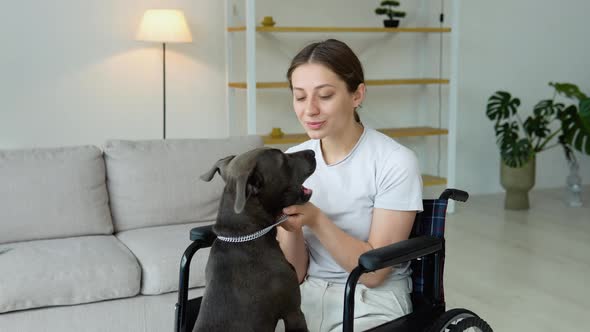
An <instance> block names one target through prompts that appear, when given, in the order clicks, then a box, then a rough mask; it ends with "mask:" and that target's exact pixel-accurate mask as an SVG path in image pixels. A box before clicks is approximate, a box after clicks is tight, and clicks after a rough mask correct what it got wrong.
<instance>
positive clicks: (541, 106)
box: [533, 99, 564, 117]
mask: <svg viewBox="0 0 590 332" xmlns="http://www.w3.org/2000/svg"><path fill="white" fill-rule="evenodd" d="M563 107H564V106H563V104H562V103H553V100H551V99H545V100H541V101H540V102H538V103H537V105H535V107H534V108H533V114H535V115H536V116H547V117H550V116H553V115H555V114H557V113H558V112H559V111H561V110H563Z"/></svg>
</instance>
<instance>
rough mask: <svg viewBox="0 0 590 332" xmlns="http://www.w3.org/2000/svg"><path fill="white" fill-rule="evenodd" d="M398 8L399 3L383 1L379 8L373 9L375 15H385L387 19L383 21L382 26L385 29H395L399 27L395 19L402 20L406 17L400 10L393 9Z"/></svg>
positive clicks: (388, 0)
mask: <svg viewBox="0 0 590 332" xmlns="http://www.w3.org/2000/svg"><path fill="white" fill-rule="evenodd" d="M398 6H399V1H393V0H383V1H381V4H380V7H378V8H376V9H375V14H377V15H386V16H387V17H388V18H389V19H388V20H383V25H384V26H385V27H386V28H397V27H398V26H399V20H398V19H396V18H402V17H405V16H406V13H405V12H403V11H400V10H395V9H394V8H395V7H398Z"/></svg>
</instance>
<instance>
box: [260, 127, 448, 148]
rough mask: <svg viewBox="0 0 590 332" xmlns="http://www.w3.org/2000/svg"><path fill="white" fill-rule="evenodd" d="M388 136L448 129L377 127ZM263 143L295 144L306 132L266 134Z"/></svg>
mask: <svg viewBox="0 0 590 332" xmlns="http://www.w3.org/2000/svg"><path fill="white" fill-rule="evenodd" d="M377 130H378V131H380V132H382V133H384V134H385V135H387V136H389V137H415V136H435V135H447V134H448V133H449V131H448V130H447V129H442V128H433V127H405V128H386V129H377ZM262 139H263V141H264V144H266V145H270V144H297V143H302V142H305V141H307V140H308V139H309V137H308V136H307V134H285V135H283V136H282V137H272V136H270V135H266V136H263V137H262Z"/></svg>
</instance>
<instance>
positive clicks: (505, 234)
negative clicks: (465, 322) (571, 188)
mask: <svg viewBox="0 0 590 332" xmlns="http://www.w3.org/2000/svg"><path fill="white" fill-rule="evenodd" d="M563 195H564V192H563V190H561V189H551V190H534V191H532V192H531V194H530V201H531V209H530V210H528V211H507V210H504V208H503V199H504V195H503V194H495V195H482V196H473V197H470V199H469V201H468V202H466V203H457V205H456V212H455V213H454V214H450V215H448V217H447V218H448V219H447V220H448V222H447V226H446V232H447V242H446V243H447V245H446V246H447V256H446V257H447V258H446V266H445V296H446V299H447V306H448V308H447V309H450V308H457V307H463V308H467V309H470V310H472V311H474V312H475V313H477V314H479V315H480V316H481V317H482V318H484V319H485V320H486V321H488V323H489V324H490V325H491V326H492V328H493V329H494V331H535V332H542V331H547V332H556V331H559V332H561V331H590V285H589V283H590V186H586V187H584V195H583V201H584V207H581V208H570V207H567V206H566V205H565V204H564V203H563V200H562V197H563Z"/></svg>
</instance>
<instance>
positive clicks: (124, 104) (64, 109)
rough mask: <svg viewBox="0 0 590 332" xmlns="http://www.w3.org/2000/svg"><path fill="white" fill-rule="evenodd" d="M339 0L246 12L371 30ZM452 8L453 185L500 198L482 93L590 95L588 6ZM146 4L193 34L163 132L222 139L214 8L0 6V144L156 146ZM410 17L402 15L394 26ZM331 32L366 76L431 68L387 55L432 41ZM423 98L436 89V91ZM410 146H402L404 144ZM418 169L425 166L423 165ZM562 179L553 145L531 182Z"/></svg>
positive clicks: (156, 95) (174, 3) (175, 63)
mask: <svg viewBox="0 0 590 332" xmlns="http://www.w3.org/2000/svg"><path fill="white" fill-rule="evenodd" d="M345 1H346V6H344V5H343V1H342V0H338V1H336V0H325V1H321V2H318V1H312V0H300V1H296V2H293V1H285V0H280V1H270V0H259V1H258V3H259V6H258V12H257V15H258V16H260V17H262V16H263V15H273V16H275V19H276V20H277V21H278V22H280V23H281V24H284V25H364V26H371V25H379V24H380V20H381V18H378V17H376V16H375V15H373V14H372V11H373V8H374V7H375V6H376V4H377V3H378V1H377V0H375V1H373V2H364V1H357V0H345ZM238 2H241V1H239V0H238ZM437 3H438V4H437ZM446 3H447V5H448V4H449V1H448V0H447V1H446ZM460 3H461V7H460V25H461V29H460V36H459V37H460V59H459V64H460V67H459V119H458V140H459V142H458V149H457V150H458V155H457V157H458V159H457V187H461V188H465V189H467V190H469V191H470V192H471V193H485V192H495V191H500V190H501V188H500V187H499V184H498V183H499V180H498V162H499V158H498V150H497V148H496V146H495V143H494V142H495V137H494V134H493V130H492V127H491V123H490V122H489V120H487V118H485V104H486V101H487V98H488V97H489V95H490V94H492V93H493V92H494V91H496V90H497V89H506V90H509V91H511V92H513V93H514V94H515V95H517V96H519V97H520V98H521V100H522V102H523V107H524V108H525V109H530V108H531V107H532V105H533V104H534V103H535V102H536V101H538V100H539V99H541V98H545V97H547V96H549V95H550V93H551V90H550V89H549V87H548V86H547V85H546V84H547V82H549V81H571V82H573V83H576V84H578V85H579V86H580V87H582V89H583V90H584V91H585V92H586V93H590V75H589V74H590V70H588V69H587V68H590V57H589V56H587V55H588V53H589V52H588V51H589V50H590V45H589V44H588V43H587V40H588V39H587V31H588V28H587V23H586V20H584V16H585V15H586V13H588V12H589V10H590V3H589V2H587V1H585V0H566V1H563V2H560V5H559V8H558V7H556V6H555V3H554V2H549V1H548V0H520V1H510V0H497V1H493V2H492V1H484V0H462V1H460ZM439 4H440V3H439V2H438V1H437V0H419V1H412V2H408V0H406V1H405V2H404V1H402V5H404V6H405V7H406V9H412V8H416V7H420V8H430V7H431V6H433V7H436V6H439ZM324 7H326V8H324ZM148 8H178V9H181V10H183V11H184V13H185V15H186V17H187V20H188V21H189V25H190V27H191V30H192V33H193V40H194V41H193V43H191V44H178V45H169V46H168V53H167V74H168V75H167V76H168V79H167V83H168V86H167V90H168V91H167V98H168V103H167V104H168V131H167V133H168V137H169V138H176V137H222V136H226V135H227V134H228V131H227V120H226V119H227V118H226V113H225V64H224V59H225V53H224V52H225V48H224V42H223V40H224V39H223V38H224V1H222V0H200V1H194V0H191V1H188V0H170V1H155V0H125V1H120V0H102V1H98V0H86V1H78V0H55V1H34V0H3V1H2V10H1V11H0V45H1V51H0V148H20V147H31V146H55V145H75V144H97V145H102V144H103V143H104V141H105V140H106V139H109V138H128V139H157V138H160V137H161V131H162V128H161V126H162V122H161V121H162V120H161V116H162V114H161V112H162V96H161V94H162V90H161V48H160V45H154V44H147V43H144V42H138V41H135V40H134V37H135V33H136V29H137V26H138V24H139V20H140V18H141V15H142V13H143V11H144V10H145V9H148ZM242 14H243V13H242V12H239V13H238V16H239V15H242ZM238 19H239V17H238ZM424 19H425V18H423V17H420V16H418V15H416V14H413V13H412V11H411V10H410V11H409V12H408V18H407V19H406V23H408V24H410V23H417V22H419V21H421V20H424ZM426 20H429V19H428V18H426ZM278 37H280V39H281V40H283V42H281V43H282V44H284V45H285V47H286V48H287V49H289V50H296V49H297V48H298V47H299V46H300V45H302V44H304V43H305V42H307V41H309V40H317V39H322V38H325V37H327V36H318V35H303V36H291V35H288V34H287V35H281V36H278ZM335 37H337V38H342V39H344V40H347V41H348V40H350V43H351V44H352V45H353V46H354V47H355V48H356V49H357V50H360V53H362V54H361V58H363V60H366V61H367V62H366V63H365V67H366V69H367V76H373V77H375V76H378V75H381V74H383V76H384V77H388V76H392V75H391V74H396V73H399V74H400V75H401V74H404V73H406V71H407V73H408V75H409V74H410V73H413V72H412V71H414V70H416V71H420V70H424V71H425V72H423V74H424V75H425V76H429V71H431V70H433V69H435V68H427V69H420V68H417V67H416V66H415V61H414V60H415V59H413V60H412V59H411V60H408V59H404V58H403V57H401V56H402V55H403V56H411V55H412V54H413V53H412V52H417V51H419V50H420V46H421V45H424V44H427V45H431V44H432V43H436V41H437V40H436V39H433V36H432V35H431V36H430V37H423V39H419V43H422V44H416V42H415V41H412V40H411V38H410V37H407V36H402V35H401V34H400V35H397V36H395V37H392V38H393V39H392V38H390V37H387V38H383V37H379V36H368V35H365V36H358V35H357V36H354V35H351V36H343V35H338V36H335ZM258 38H259V40H260V42H261V46H264V45H266V46H269V45H270V46H271V47H272V45H274V44H273V43H274V42H269V40H268V38H267V37H263V36H259V37H258ZM271 38H272V37H271ZM388 38H389V39H388ZM382 41H383V42H382ZM391 42H393V43H394V44H395V45H397V47H398V51H396V52H398V53H394V54H399V55H400V57H399V58H395V57H393V56H389V57H387V56H386V57H380V58H378V56H379V54H380V53H379V52H378V51H371V48H372V47H373V48H374V47H375V45H376V47H377V49H379V47H380V46H381V45H380V43H382V44H385V43H391ZM396 43H397V44H396ZM402 45H403V46H402ZM446 45H448V43H447V42H446ZM404 48H405V50H404ZM406 51H407V52H408V53H404V52H406ZM277 54H280V51H278V52H276V53H275V55H272V54H271V55H268V54H267V55H264V54H262V53H261V54H260V56H261V57H264V58H263V60H264V64H266V62H272V61H274V62H275V63H276V64H277V65H279V66H280V67H281V68H280V70H276V71H269V70H266V71H263V72H262V73H259V74H260V75H266V76H267V77H268V79H282V78H283V77H284V71H285V69H286V68H282V67H284V66H285V63H288V57H285V56H280V55H278V56H277ZM273 57H274V58H273ZM261 61H262V58H261ZM419 62H421V63H422V64H425V63H426V64H427V63H429V58H426V57H424V58H420V59H419ZM446 69H448V68H445V70H446ZM371 78H372V77H371ZM379 78H380V77H379ZM428 89H430V88H428ZM415 92H416V91H415V89H413V88H399V89H398V88H387V89H385V90H383V89H382V88H375V89H372V91H370V94H369V97H370V98H372V99H369V100H368V101H367V103H366V105H365V106H366V107H365V109H364V110H363V111H364V112H366V113H367V114H366V115H365V120H366V121H367V122H368V123H369V124H370V125H373V126H375V125H377V124H379V121H380V120H381V119H384V117H385V118H386V120H387V121H392V122H399V123H401V124H405V123H410V122H411V121H414V120H415V119H416V118H414V117H412V116H410V117H403V116H400V115H399V113H391V112H389V113H388V108H389V105H387V104H386V103H387V102H388V99H387V98H386V97H391V100H394V101H395V104H396V105H397V106H398V107H402V108H403V107H404V103H406V102H407V101H406V102H404V101H403V100H401V98H402V97H403V98H407V97H408V96H410V100H413V99H415V98H417V97H416V95H414V93H415ZM426 92H427V93H429V94H436V90H433V91H426ZM384 96H386V97H384ZM262 98H266V99H267V100H268V101H269V103H267V104H266V106H265V105H261V113H262V114H265V113H266V114H267V115H268V114H269V112H273V109H269V105H270V107H271V108H272V107H273V106H272V105H279V106H278V107H279V108H280V111H281V112H283V113H281V114H282V115H279V116H278V118H277V119H276V121H278V123H279V124H280V126H283V127H287V128H289V126H291V127H290V128H292V130H295V129H296V128H297V125H296V122H294V118H292V115H291V114H290V100H289V96H288V94H286V93H285V92H279V91H264V92H260V93H259V99H262ZM408 103H411V102H408ZM408 105H409V104H408ZM430 106H431V105H430V103H429V102H428V101H427V102H422V104H421V107H422V108H425V109H428V108H429V107H430ZM265 107H266V110H265ZM421 117H422V118H425V119H427V120H430V119H429V118H428V117H424V116H423V115H421ZM419 118H420V117H419ZM291 120H293V122H290V121H291ZM265 121H266V122H265ZM273 121H275V120H273ZM259 123H260V132H261V133H265V132H266V131H267V130H268V129H269V128H266V127H269V126H271V125H273V124H274V123H270V122H268V120H264V119H260V122H259ZM393 124H394V123H393ZM393 124H389V125H393ZM429 142H430V143H429V144H430V145H432V141H429ZM420 143H421V142H420V141H415V140H412V141H409V142H408V144H410V145H413V144H415V145H416V146H419V145H420ZM579 159H580V160H581V162H582V176H583V179H584V182H585V183H590V158H589V157H588V156H582V157H580V158H579ZM444 165H445V163H443V166H444ZM427 167H432V162H429V163H428V166H427ZM565 175H566V168H565V161H564V159H563V157H562V154H561V152H560V151H559V150H558V149H555V150H552V151H547V152H544V153H543V154H541V155H540V156H539V159H538V176H537V183H538V187H555V186H562V185H563V182H564V179H565Z"/></svg>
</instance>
